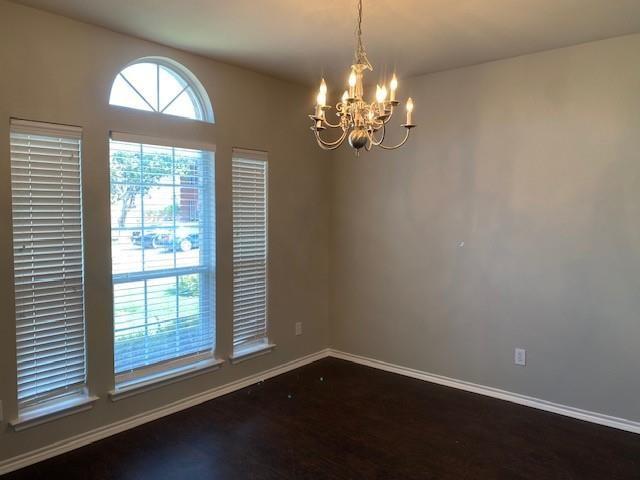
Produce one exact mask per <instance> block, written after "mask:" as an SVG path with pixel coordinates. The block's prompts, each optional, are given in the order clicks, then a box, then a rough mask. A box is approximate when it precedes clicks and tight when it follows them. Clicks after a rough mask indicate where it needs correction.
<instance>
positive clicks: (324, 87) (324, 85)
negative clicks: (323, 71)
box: [320, 78, 327, 96]
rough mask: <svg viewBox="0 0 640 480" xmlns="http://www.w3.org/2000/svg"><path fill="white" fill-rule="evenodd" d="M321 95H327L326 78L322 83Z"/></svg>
mask: <svg viewBox="0 0 640 480" xmlns="http://www.w3.org/2000/svg"><path fill="white" fill-rule="evenodd" d="M320 93H321V94H323V95H325V96H326V95H327V84H326V83H325V81H324V78H323V79H322V81H321V82H320Z"/></svg>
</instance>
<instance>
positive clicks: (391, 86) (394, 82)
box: [389, 73, 398, 102]
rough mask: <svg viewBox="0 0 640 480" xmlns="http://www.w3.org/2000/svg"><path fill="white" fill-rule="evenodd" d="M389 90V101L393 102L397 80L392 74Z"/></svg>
mask: <svg viewBox="0 0 640 480" xmlns="http://www.w3.org/2000/svg"><path fill="white" fill-rule="evenodd" d="M389 89H390V90H391V101H392V102H393V101H395V99H396V90H397V89H398V78H397V77H396V74H395V73H394V74H393V77H392V78H391V82H390V83H389Z"/></svg>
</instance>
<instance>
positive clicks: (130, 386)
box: [109, 358, 224, 402]
mask: <svg viewBox="0 0 640 480" xmlns="http://www.w3.org/2000/svg"><path fill="white" fill-rule="evenodd" d="M223 364H224V360H218V359H215V358H212V359H208V360H204V361H200V362H197V363H192V364H189V365H187V366H183V367H179V368H174V369H172V370H170V371H168V372H162V373H157V374H153V375H147V376H144V377H141V378H136V379H133V380H128V381H126V382H122V383H120V384H119V385H118V386H116V388H115V389H114V390H111V391H110V392H109V398H110V399H111V401H113V402H117V401H118V400H123V399H125V398H128V397H131V396H133V395H138V394H140V393H144V392H148V391H150V390H155V389H156V388H160V387H164V386H165V385H170V384H172V383H175V382H179V381H182V380H186V379H189V378H193V377H197V376H198V375H203V374H205V373H208V372H213V371H215V370H218V369H219V368H221V367H222V365H223Z"/></svg>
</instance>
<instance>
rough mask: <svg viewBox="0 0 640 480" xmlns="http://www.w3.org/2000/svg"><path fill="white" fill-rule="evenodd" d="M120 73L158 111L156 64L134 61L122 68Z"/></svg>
mask: <svg viewBox="0 0 640 480" xmlns="http://www.w3.org/2000/svg"><path fill="white" fill-rule="evenodd" d="M121 75H122V76H123V77H124V78H125V79H126V80H127V81H128V82H129V83H130V84H131V86H132V87H133V88H134V89H135V90H136V91H137V92H138V93H139V94H140V95H141V96H142V97H143V98H144V99H145V100H146V101H147V103H149V105H150V106H151V107H152V108H153V110H155V111H158V65H157V64H155V63H136V64H133V65H130V66H128V67H127V68H125V69H124V70H122V72H121Z"/></svg>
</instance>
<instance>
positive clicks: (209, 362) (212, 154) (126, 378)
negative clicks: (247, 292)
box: [109, 131, 224, 401]
mask: <svg viewBox="0 0 640 480" xmlns="http://www.w3.org/2000/svg"><path fill="white" fill-rule="evenodd" d="M112 141H113V142H124V143H133V144H140V145H147V146H159V147H166V148H183V149H191V150H198V151H201V152H204V153H206V154H208V157H209V159H208V162H209V165H208V169H209V172H210V175H211V178H210V181H211V186H212V187H213V191H212V192H211V191H209V192H207V199H206V201H207V205H209V208H208V209H207V211H206V213H205V215H206V216H207V217H209V218H208V220H207V221H208V222H209V226H210V228H211V230H212V232H213V235H212V238H211V239H210V241H211V246H210V247H209V248H210V251H209V259H208V260H209V263H210V264H209V265H208V266H207V267H206V270H205V272H206V271H209V278H208V279H207V283H208V284H209V285H210V286H209V288H208V289H207V290H208V292H209V301H210V304H211V308H210V311H209V315H211V316H212V318H211V319H210V320H211V322H212V330H213V332H212V333H213V341H212V344H211V349H210V350H207V351H206V352H200V353H194V354H187V355H185V356H181V357H177V358H173V359H168V360H165V361H160V362H156V363H153V364H151V365H147V366H144V367H139V368H136V369H133V370H129V371H124V372H120V373H116V370H115V358H116V355H115V352H116V347H115V345H116V343H115V342H116V339H115V311H113V312H112V316H111V319H112V329H111V330H112V333H113V334H114V337H113V341H112V342H111V344H112V348H113V354H114V357H113V358H114V364H113V374H114V383H115V387H114V389H113V390H111V391H110V392H109V395H110V397H111V399H112V400H113V401H116V400H119V399H121V398H126V397H128V396H130V395H132V394H134V393H138V392H144V391H147V390H150V389H153V388H157V387H160V386H162V385H165V384H167V383H173V382H175V381H177V380H179V379H182V378H190V377H192V376H194V375H199V374H201V373H206V372H209V371H212V370H217V369H218V368H220V367H221V366H222V364H223V363H224V362H222V361H221V360H219V359H217V357H216V352H217V348H218V344H219V342H218V337H217V285H218V241H217V232H218V228H217V219H218V213H217V189H216V188H215V181H216V146H215V145H214V144H210V143H206V142H191V141H184V140H173V139H166V138H158V137H153V136H147V135H141V134H130V133H123V132H118V131H111V132H110V135H109V144H111V142H112ZM110 159H111V147H109V162H110ZM109 171H110V172H111V168H110V169H109ZM110 177H111V174H110ZM112 225H113V223H112V222H111V223H110V225H109V230H110V231H111V228H112ZM110 258H111V264H112V268H113V255H112V246H111V244H110ZM194 268H198V267H175V268H170V269H158V270H151V271H149V272H145V273H142V274H141V273H134V274H133V275H131V274H127V273H125V274H122V275H123V276H126V278H124V277H123V278H122V279H121V280H120V281H118V282H116V281H114V274H113V273H112V275H111V285H112V294H111V297H112V307H113V306H114V302H115V292H114V288H113V287H114V286H115V285H116V284H118V283H127V282H133V281H144V280H148V279H153V278H163V277H168V276H170V275H171V276H173V275H178V276H179V275H182V274H185V275H186V274H191V273H192V272H190V271H188V270H192V269H194ZM169 274H170V275H169ZM203 274H204V272H203Z"/></svg>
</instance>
